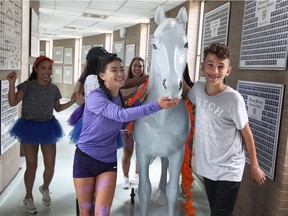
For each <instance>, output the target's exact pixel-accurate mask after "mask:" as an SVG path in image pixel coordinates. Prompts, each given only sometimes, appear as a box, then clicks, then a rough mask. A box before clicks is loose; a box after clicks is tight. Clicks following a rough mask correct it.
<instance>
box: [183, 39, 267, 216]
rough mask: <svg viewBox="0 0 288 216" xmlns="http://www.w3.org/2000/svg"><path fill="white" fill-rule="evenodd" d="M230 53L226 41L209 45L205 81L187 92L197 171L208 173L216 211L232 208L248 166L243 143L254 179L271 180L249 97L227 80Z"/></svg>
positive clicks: (227, 214)
mask: <svg viewBox="0 0 288 216" xmlns="http://www.w3.org/2000/svg"><path fill="white" fill-rule="evenodd" d="M229 58H230V50H229V48H228V47H227V46H225V45H223V44H220V43H213V44H211V45H210V46H208V47H207V48H206V49H205V50H204V62H203V63H202V72H203V74H204V76H205V79H206V81H197V82H196V83H195V84H194V86H193V88H191V89H190V90H189V92H188V97H189V99H190V101H191V102H192V103H193V104H195V105H196V119H195V142H194V146H195V163H196V173H197V174H199V175H201V176H203V177H204V185H205V189H206V194H207V197H208V200H209V205H210V209H211V216H220V215H225V216H230V215H232V213H233V209H234V206H235V203H236V199H237V195H238V191H239V187H240V182H241V180H242V176H243V171H244V166H245V154H244V145H243V143H244V144H245V147H246V150H247V152H248V156H249V159H250V173H251V177H252V179H253V181H254V182H256V183H257V184H259V185H262V184H264V183H265V180H266V179H265V174H264V172H263V171H262V170H261V169H260V168H259V165H258V161H257V157H256V150H255V144H254V139H253V135H252V132H251V129H250V127H249V123H248V116H247V111H246V108H245V102H244V100H243V98H242V96H241V95H240V93H239V92H237V91H236V90H234V89H232V88H231V87H229V86H227V85H225V84H224V82H223V81H224V78H225V77H227V76H228V75H229V74H230V73H231V66H230V60H229Z"/></svg>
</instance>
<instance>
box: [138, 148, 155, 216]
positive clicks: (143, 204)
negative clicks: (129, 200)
mask: <svg viewBox="0 0 288 216" xmlns="http://www.w3.org/2000/svg"><path fill="white" fill-rule="evenodd" d="M136 157H137V161H138V167H139V185H138V197H139V201H140V215H141V216H148V206H149V201H150V197H151V182H150V179H149V165H150V160H151V158H152V157H151V156H148V155H145V154H143V151H141V146H140V145H137V148H136Z"/></svg>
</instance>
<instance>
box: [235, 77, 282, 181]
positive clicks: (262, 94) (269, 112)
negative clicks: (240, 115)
mask: <svg viewBox="0 0 288 216" xmlns="http://www.w3.org/2000/svg"><path fill="white" fill-rule="evenodd" d="M237 90H238V91H239V92H240V94H241V95H242V96H243V98H244V101H245V104H246V109H247V112H248V118H249V125H250V127H251V130H252V133H253V136H254V140H255V146H256V152H257V158H258V162H259V166H260V167H261V169H262V170H263V171H264V172H265V173H266V175H267V177H269V178H270V179H271V180H272V181H274V175H275V165H276V157H277V148H278V140H279V130H280V120H281V113H282V103H283V95H284V85H282V84H270V83H260V82H248V81H238V83H237ZM246 161H247V162H249V160H248V157H247V153H246Z"/></svg>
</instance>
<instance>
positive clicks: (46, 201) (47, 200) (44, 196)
mask: <svg viewBox="0 0 288 216" xmlns="http://www.w3.org/2000/svg"><path fill="white" fill-rule="evenodd" d="M39 191H40V193H41V194H42V202H43V204H44V205H45V206H49V205H50V204H51V197H50V191H49V189H47V190H43V188H42V186H40V187H39Z"/></svg>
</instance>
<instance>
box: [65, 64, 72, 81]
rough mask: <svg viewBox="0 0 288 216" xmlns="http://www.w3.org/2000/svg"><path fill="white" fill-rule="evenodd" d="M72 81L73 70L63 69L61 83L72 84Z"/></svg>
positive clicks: (70, 68) (69, 68)
mask: <svg viewBox="0 0 288 216" xmlns="http://www.w3.org/2000/svg"><path fill="white" fill-rule="evenodd" d="M72 81H73V68H72V67H64V69H63V83H65V84H72Z"/></svg>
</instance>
